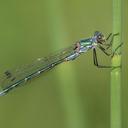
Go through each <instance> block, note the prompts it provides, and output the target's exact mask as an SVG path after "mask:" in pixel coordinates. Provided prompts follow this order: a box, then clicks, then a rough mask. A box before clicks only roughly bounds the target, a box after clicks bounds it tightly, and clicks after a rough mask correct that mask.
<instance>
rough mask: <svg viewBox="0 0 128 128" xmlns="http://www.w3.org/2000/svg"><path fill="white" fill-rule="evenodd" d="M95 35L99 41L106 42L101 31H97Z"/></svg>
mask: <svg viewBox="0 0 128 128" xmlns="http://www.w3.org/2000/svg"><path fill="white" fill-rule="evenodd" d="M94 37H95V38H96V41H97V43H100V44H104V43H105V42H106V40H105V36H104V35H103V33H101V32H99V31H95V33H94Z"/></svg>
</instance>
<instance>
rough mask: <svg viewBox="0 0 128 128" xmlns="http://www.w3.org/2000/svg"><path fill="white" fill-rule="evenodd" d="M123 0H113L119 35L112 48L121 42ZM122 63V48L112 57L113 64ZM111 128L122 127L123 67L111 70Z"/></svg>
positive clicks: (114, 20) (114, 21)
mask: <svg viewBox="0 0 128 128" xmlns="http://www.w3.org/2000/svg"><path fill="white" fill-rule="evenodd" d="M121 10H122V9H121V0H113V33H118V32H119V36H116V37H114V41H113V46H112V49H113V50H114V49H115V48H116V47H117V46H118V45H119V44H120V43H121ZM119 65H121V54H120V49H118V50H117V55H115V56H114V57H113V58H112V66H119ZM110 125H111V128H121V68H116V69H114V70H112V71H111V123H110Z"/></svg>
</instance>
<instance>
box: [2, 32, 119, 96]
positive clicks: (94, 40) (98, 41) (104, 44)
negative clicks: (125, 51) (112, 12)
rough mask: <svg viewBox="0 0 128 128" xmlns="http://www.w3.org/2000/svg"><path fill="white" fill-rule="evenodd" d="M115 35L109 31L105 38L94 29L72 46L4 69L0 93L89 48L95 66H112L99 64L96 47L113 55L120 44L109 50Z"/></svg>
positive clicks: (4, 92) (75, 56) (108, 54)
mask: <svg viewBox="0 0 128 128" xmlns="http://www.w3.org/2000/svg"><path fill="white" fill-rule="evenodd" d="M117 35H118V33H117V34H112V33H110V34H109V35H108V37H107V38H105V36H104V35H103V34H102V33H101V32H99V31H96V32H95V33H94V35H93V36H92V37H90V38H86V39H81V40H79V41H77V42H76V43H75V44H73V45H72V46H70V47H68V48H65V49H63V50H61V51H59V52H57V53H55V54H52V55H49V56H48V57H43V58H39V59H37V60H36V61H35V62H33V63H32V64H30V65H27V66H25V67H22V68H20V69H15V70H12V71H11V70H7V71H5V72H4V74H3V76H1V79H0V95H4V94H6V93H7V92H9V91H10V90H12V89H13V88H15V87H17V86H19V85H21V84H23V83H25V82H27V81H28V80H30V79H32V78H33V77H36V76H38V75H40V74H41V73H43V72H46V71H48V70H50V69H52V68H53V67H55V66H56V65H58V64H60V63H62V62H67V61H70V60H74V59H76V58H77V57H79V56H80V55H81V54H83V53H85V52H87V51H89V50H90V49H92V51H93V61H94V65H95V66H97V67H98V68H113V67H112V66H108V65H100V64H99V63H98V60H97V53H96V48H99V49H100V50H101V51H102V52H103V53H105V55H107V56H111V57H113V56H114V54H115V52H116V51H117V49H118V48H119V47H120V46H121V44H120V45H119V46H118V47H117V48H116V49H115V50H114V51H112V50H110V51H111V52H110V51H109V49H111V46H112V42H113V39H114V36H117Z"/></svg>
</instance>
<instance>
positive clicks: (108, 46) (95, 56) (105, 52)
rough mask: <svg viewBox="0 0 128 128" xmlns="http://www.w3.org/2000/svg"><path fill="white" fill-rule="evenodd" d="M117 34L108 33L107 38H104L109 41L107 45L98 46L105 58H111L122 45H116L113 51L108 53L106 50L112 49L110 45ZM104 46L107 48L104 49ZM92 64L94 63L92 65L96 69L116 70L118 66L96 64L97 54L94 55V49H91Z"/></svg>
mask: <svg viewBox="0 0 128 128" xmlns="http://www.w3.org/2000/svg"><path fill="white" fill-rule="evenodd" d="M118 35H119V33H116V34H112V33H110V34H109V35H108V37H107V38H106V41H108V40H109V39H110V38H111V39H110V41H109V43H107V44H106V45H104V44H103V45H98V48H99V49H100V50H101V51H102V52H103V53H104V54H105V55H107V56H111V57H113V56H114V55H115V54H116V51H117V50H118V49H119V48H120V47H121V46H122V45H123V43H121V44H120V45H118V46H117V47H116V48H115V50H114V51H112V50H111V52H108V49H109V48H111V47H112V44H113V39H114V37H115V36H118ZM104 46H107V47H104ZM93 62H94V65H95V66H97V67H98V68H118V67H120V66H108V65H99V63H98V59H97V53H96V49H95V48H93Z"/></svg>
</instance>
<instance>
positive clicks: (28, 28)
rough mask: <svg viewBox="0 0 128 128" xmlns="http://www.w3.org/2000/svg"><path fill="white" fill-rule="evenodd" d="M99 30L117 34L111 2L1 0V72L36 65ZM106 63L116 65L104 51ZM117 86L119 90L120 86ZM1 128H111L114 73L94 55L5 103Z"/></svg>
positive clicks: (127, 93)
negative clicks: (95, 60) (100, 65)
mask: <svg viewBox="0 0 128 128" xmlns="http://www.w3.org/2000/svg"><path fill="white" fill-rule="evenodd" d="M126 12H128V1H127V0H123V17H122V18H123V23H122V28H123V33H122V34H123V36H122V41H123V42H124V45H123V47H122V50H123V52H122V54H123V58H122V65H123V66H122V67H123V68H122V90H121V92H122V99H121V101H122V104H121V106H122V128H127V127H128V110H127V108H128V102H127V97H128V86H127V85H128V79H127V76H128V61H127V59H126V56H127V54H128V50H127V48H128V46H127V42H126V41H127V40H128V36H127V33H128V30H127V28H128V26H127V22H128V16H127V14H126ZM95 30H100V31H102V32H103V33H104V34H105V35H107V34H109V33H110V32H112V1H111V0H98V1H93V0H79V1H78V0H43V1H41V0H36V1H35V0H1V1H0V72H1V73H2V72H4V71H5V70H6V69H10V68H14V67H18V66H19V65H24V64H27V63H30V62H31V61H32V60H35V59H36V58H38V57H42V56H46V55H47V54H49V53H52V52H54V51H56V50H58V49H61V48H64V47H67V46H70V45H71V44H73V43H74V42H75V41H77V40H79V39H81V38H86V37H90V36H92V35H93V32H94V31H95ZM98 55H99V59H100V60H101V61H100V62H103V63H106V64H109V63H110V59H108V58H106V57H105V56H104V55H103V54H102V53H101V52H100V51H98ZM115 86H116V85H115ZM0 127H1V128H28V127H31V128H35V127H37V128H110V69H97V68H96V67H95V66H93V61H92V52H91V51H90V52H88V53H86V54H85V55H82V56H80V57H79V58H78V59H77V60H75V61H72V62H67V63H63V64H61V65H59V66H57V67H56V68H54V69H53V70H51V71H49V72H47V73H44V74H42V75H41V77H38V78H36V79H34V80H32V81H29V82H28V83H26V84H25V85H24V87H20V88H17V89H15V90H13V91H11V92H10V93H9V94H8V95H6V96H3V97H0Z"/></svg>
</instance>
